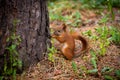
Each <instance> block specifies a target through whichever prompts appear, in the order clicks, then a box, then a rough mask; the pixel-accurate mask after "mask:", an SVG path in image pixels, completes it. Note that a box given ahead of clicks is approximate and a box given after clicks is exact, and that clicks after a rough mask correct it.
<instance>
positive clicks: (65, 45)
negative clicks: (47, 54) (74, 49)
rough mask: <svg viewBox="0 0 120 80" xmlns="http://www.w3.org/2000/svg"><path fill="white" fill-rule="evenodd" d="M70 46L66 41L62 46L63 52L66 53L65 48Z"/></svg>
mask: <svg viewBox="0 0 120 80" xmlns="http://www.w3.org/2000/svg"><path fill="white" fill-rule="evenodd" d="M67 47H68V45H67V44H66V43H65V44H64V46H63V47H62V52H63V53H64V51H65V49H66V48H67Z"/></svg>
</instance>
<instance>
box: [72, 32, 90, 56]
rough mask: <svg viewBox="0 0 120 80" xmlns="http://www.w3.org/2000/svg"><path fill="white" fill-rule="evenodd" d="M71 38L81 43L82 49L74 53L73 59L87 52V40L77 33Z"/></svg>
mask: <svg viewBox="0 0 120 80" xmlns="http://www.w3.org/2000/svg"><path fill="white" fill-rule="evenodd" d="M72 37H73V38H74V39H76V40H80V41H81V43H82V48H81V49H80V50H78V51H77V52H75V57H77V56H79V55H80V54H82V53H84V52H86V51H87V49H88V42H87V40H86V39H85V38H84V37H82V36H80V35H79V34H78V33H73V34H72Z"/></svg>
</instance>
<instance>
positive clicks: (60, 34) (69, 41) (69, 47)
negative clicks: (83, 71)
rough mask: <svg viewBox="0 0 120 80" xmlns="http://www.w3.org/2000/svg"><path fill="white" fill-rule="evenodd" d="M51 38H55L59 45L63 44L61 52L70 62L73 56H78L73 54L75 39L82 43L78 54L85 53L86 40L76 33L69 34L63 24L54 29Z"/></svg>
mask: <svg viewBox="0 0 120 80" xmlns="http://www.w3.org/2000/svg"><path fill="white" fill-rule="evenodd" d="M52 38H55V39H57V40H58V41H59V42H60V43H63V44H64V45H63V47H62V48H61V51H62V53H63V55H64V56H65V57H66V58H67V59H68V60H71V59H72V58H73V57H75V56H79V54H75V53H74V51H75V39H76V40H80V41H81V42H82V49H80V53H83V52H84V51H86V50H87V47H88V42H87V40H86V39H85V38H83V37H82V36H80V35H79V34H78V33H76V32H72V33H70V32H69V31H67V26H66V25H65V24H62V25H61V26H59V27H57V28H54V33H53V35H52Z"/></svg>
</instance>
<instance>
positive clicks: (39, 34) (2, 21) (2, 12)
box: [0, 0, 50, 70]
mask: <svg viewBox="0 0 120 80" xmlns="http://www.w3.org/2000/svg"><path fill="white" fill-rule="evenodd" d="M14 20H19V22H18V23H17V24H16V27H15V32H16V34H17V35H20V38H21V39H22V41H21V43H20V45H19V46H18V47H17V50H18V52H19V58H20V59H21V60H22V62H23V65H24V68H27V67H29V66H30V65H32V64H34V63H36V62H38V61H40V60H41V59H43V57H44V54H45V53H46V51H47V45H48V44H50V37H49V36H50V33H49V18H48V10H47V6H46V0H0V70H1V69H3V62H4V58H3V55H4V54H5V53H6V49H5V48H6V47H7V46H8V45H10V43H8V42H6V39H7V38H8V36H10V33H11V31H12V30H13V28H14V25H13V21H14Z"/></svg>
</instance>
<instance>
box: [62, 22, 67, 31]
mask: <svg viewBox="0 0 120 80" xmlns="http://www.w3.org/2000/svg"><path fill="white" fill-rule="evenodd" d="M66 28H67V26H66V25H65V23H63V24H62V29H63V30H65V31H66Z"/></svg>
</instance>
